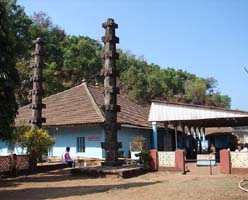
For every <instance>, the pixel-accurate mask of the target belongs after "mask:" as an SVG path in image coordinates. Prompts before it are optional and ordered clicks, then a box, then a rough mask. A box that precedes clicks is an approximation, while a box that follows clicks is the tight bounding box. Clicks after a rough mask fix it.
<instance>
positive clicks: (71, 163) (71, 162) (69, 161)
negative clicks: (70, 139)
mask: <svg viewBox="0 0 248 200" xmlns="http://www.w3.org/2000/svg"><path fill="white" fill-rule="evenodd" d="M63 161H64V162H66V163H67V164H68V165H69V166H70V167H75V161H74V160H72V159H71V156H70V147H66V149H65V153H64V154H63Z"/></svg>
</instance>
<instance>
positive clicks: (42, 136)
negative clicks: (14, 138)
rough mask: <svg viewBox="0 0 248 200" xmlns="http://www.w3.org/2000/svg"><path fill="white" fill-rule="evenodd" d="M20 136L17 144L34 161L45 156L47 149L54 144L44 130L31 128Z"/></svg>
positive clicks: (52, 139)
mask: <svg viewBox="0 0 248 200" xmlns="http://www.w3.org/2000/svg"><path fill="white" fill-rule="evenodd" d="M20 135H21V136H20V138H19V142H18V143H19V145H20V147H22V148H24V149H26V150H27V153H28V154H29V155H32V157H34V158H36V159H37V158H41V156H42V155H43V154H47V149H48V147H49V146H51V145H53V144H54V143H55V140H54V138H52V137H51V136H49V134H48V131H46V130H44V129H33V128H31V129H28V130H26V131H25V132H24V133H23V134H22V133H20Z"/></svg>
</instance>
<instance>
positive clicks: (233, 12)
mask: <svg viewBox="0 0 248 200" xmlns="http://www.w3.org/2000/svg"><path fill="white" fill-rule="evenodd" d="M18 3H19V4H21V5H23V6H24V7H25V10H26V13H27V14H28V15H32V14H33V12H38V11H43V12H45V13H47V14H48V15H49V16H50V17H51V18H52V21H53V22H54V24H57V25H59V26H60V27H61V28H63V29H64V30H65V31H66V33H68V34H71V35H86V36H89V37H91V38H94V39H97V40H100V38H101V36H103V34H104V30H103V29H102V28H101V24H102V23H103V22H104V21H106V19H107V18H114V19H115V21H116V22H117V23H118V24H119V28H118V30H117V36H118V37H119V38H120V44H119V45H118V47H119V48H122V49H123V50H129V51H131V52H132V53H133V54H135V55H138V56H144V58H145V59H146V60H147V62H149V63H156V64H158V65H160V66H161V67H162V68H166V67H172V68H175V69H182V70H186V71H188V72H191V73H194V74H196V75H197V76H199V77H205V78H206V77H210V76H211V77H214V78H215V79H217V80H218V90H219V91H220V92H221V93H222V94H226V95H229V96H230V97H231V98H232V109H240V110H248V89H247V86H248V74H247V73H246V72H245V71H244V67H247V68H248V24H247V22H248V11H247V10H248V1H246V0H136V1H135V0H125V1H124V0H71V1H68V0H67V1H66V0H52V1H51V0H42V1H40V0H18Z"/></svg>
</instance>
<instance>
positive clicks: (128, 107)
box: [88, 86, 151, 128]
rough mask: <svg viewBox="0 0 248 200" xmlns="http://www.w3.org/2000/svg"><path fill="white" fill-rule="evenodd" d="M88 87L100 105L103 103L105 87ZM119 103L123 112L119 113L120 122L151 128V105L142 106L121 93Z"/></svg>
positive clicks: (118, 98) (118, 97)
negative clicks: (149, 119)
mask: <svg viewBox="0 0 248 200" xmlns="http://www.w3.org/2000/svg"><path fill="white" fill-rule="evenodd" d="M88 88H89V91H90V93H91V94H92V96H93V98H94V99H95V101H96V103H97V105H98V107H100V106H101V105H102V104H103V98H104V96H103V89H102V88H99V87H93V86H88ZM117 104H118V105H120V106H121V112H119V113H118V114H117V117H118V122H119V123H121V124H126V125H133V126H142V127H149V128H151V123H150V122H148V115H149V107H143V106H140V105H138V104H136V103H134V102H132V101H130V100H128V99H127V98H124V97H122V96H121V95H118V96H117Z"/></svg>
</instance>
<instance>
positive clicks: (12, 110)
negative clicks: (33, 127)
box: [0, 0, 19, 140]
mask: <svg viewBox="0 0 248 200" xmlns="http://www.w3.org/2000/svg"><path fill="white" fill-rule="evenodd" d="M17 10H18V8H17V7H15V1H5V0H2V1H0V27H1V29H0V138H1V139H3V140H8V139H9V138H11V133H12V131H13V123H14V119H15V116H16V113H17V108H18V106H17V103H16V99H15V90H16V87H17V85H18V84H19V76H18V71H17V69H16V67H15V65H16V53H15V47H16V44H17V41H16V36H15V33H14V32H12V29H11V27H12V26H13V21H12V18H13V17H14V16H13V15H15V13H16V12H17Z"/></svg>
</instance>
